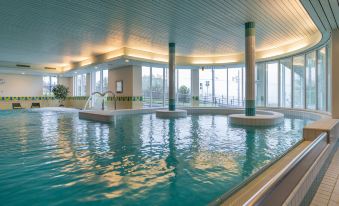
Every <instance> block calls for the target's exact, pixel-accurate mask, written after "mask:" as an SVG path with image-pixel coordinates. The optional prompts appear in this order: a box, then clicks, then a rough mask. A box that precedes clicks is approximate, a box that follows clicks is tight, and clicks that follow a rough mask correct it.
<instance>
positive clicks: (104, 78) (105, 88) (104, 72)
mask: <svg viewBox="0 0 339 206" xmlns="http://www.w3.org/2000/svg"><path fill="white" fill-rule="evenodd" d="M102 91H103V92H105V91H108V70H107V69H106V70H102Z"/></svg>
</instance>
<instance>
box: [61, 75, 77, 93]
mask: <svg viewBox="0 0 339 206" xmlns="http://www.w3.org/2000/svg"><path fill="white" fill-rule="evenodd" d="M58 81H59V82H58V83H59V84H62V85H64V86H66V87H68V89H69V93H68V96H73V78H72V77H59V80H58Z"/></svg>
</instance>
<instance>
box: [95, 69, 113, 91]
mask: <svg viewBox="0 0 339 206" xmlns="http://www.w3.org/2000/svg"><path fill="white" fill-rule="evenodd" d="M91 82H92V92H106V91H108V90H109V88H108V70H107V69H105V70H100V71H95V72H93V73H92V80H91Z"/></svg>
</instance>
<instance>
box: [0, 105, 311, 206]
mask: <svg viewBox="0 0 339 206" xmlns="http://www.w3.org/2000/svg"><path fill="white" fill-rule="evenodd" d="M1 118H2V119H1ZM4 118H5V117H3V116H0V120H3V119H4ZM22 118H23V119H22V120H20V123H18V124H16V127H12V126H10V125H13V122H15V121H17V120H18V119H17V118H16V117H11V118H9V117H7V119H6V121H8V122H12V123H11V124H8V125H7V124H0V131H1V132H2V133H1V134H5V136H4V138H1V139H0V148H1V149H0V154H1V155H0V158H2V159H0V163H4V162H6V164H2V165H4V166H2V167H1V168H0V172H1V174H2V175H1V176H0V191H5V193H2V194H1V193H0V197H1V195H3V194H6V196H8V197H9V198H11V200H12V201H14V202H15V200H16V199H20V200H22V201H27V204H29V203H32V202H29V201H28V200H29V198H30V196H31V195H30V194H32V191H33V192H35V193H39V194H40V193H41V195H43V196H44V197H48V198H46V200H45V199H43V198H42V199H40V201H39V204H40V205H48V203H49V202H48V201H60V202H61V205H70V204H72V205H77V204H79V205H82V204H96V203H98V204H102V205H112V204H116V205H133V204H135V203H139V204H144V205H156V204H157V205H178V204H182V205H205V204H207V203H208V202H209V201H211V200H212V199H213V198H215V197H217V196H218V195H220V194H221V193H223V192H225V191H226V190H229V189H230V188H232V187H233V186H235V185H237V184H239V183H240V182H241V181H242V180H243V179H245V178H246V177H248V176H249V175H251V174H252V173H253V172H255V171H256V170H257V169H258V168H260V167H261V166H263V165H264V164H265V163H266V161H269V160H271V159H272V157H274V156H275V155H276V154H279V152H283V151H285V150H286V149H288V148H289V145H291V144H293V142H296V141H297V140H298V134H299V135H300V128H302V126H303V124H304V122H303V120H300V121H294V120H293V121H292V120H291V122H294V125H293V126H292V123H291V122H289V123H288V124H285V126H282V127H278V128H269V129H262V130H261V129H257V130H255V129H254V128H245V129H244V128H235V127H231V126H229V125H228V122H227V117H225V116H208V115H201V116H195V115H193V116H189V117H188V118H186V119H172V120H159V119H157V118H156V117H155V115H136V116H126V117H117V118H116V120H115V123H114V124H102V123H97V122H91V121H85V120H79V119H78V116H77V113H75V112H74V113H67V112H50V111H47V112H41V113H28V114H27V115H26V116H25V115H23V116H22ZM291 128H295V130H293V131H292V132H293V134H295V135H287V136H286V135H284V134H285V133H286V131H285V130H290V129H291ZM277 133H279V135H277ZM20 143H21V145H26V146H25V150H22V148H20ZM18 156H22V157H23V158H22V159H19V158H17V157H18ZM4 157H6V159H5V158H4ZM23 159H24V161H23ZM22 162H24V163H25V167H23V166H22V165H23V164H22ZM26 165H27V166H26ZM13 171H16V172H15V174H13ZM13 175H16V176H15V178H13ZM23 182H24V183H25V184H26V185H28V186H29V190H30V191H29V192H27V191H23V188H22V187H21V185H22V183H23ZM5 187H6V188H9V187H11V188H12V189H10V190H7V189H6V190H4V189H3V188H5ZM2 189H3V190H2ZM7 191H8V192H7ZM16 191H19V192H20V193H16ZM56 194H57V195H56ZM19 196H20V198H16V197H19ZM60 197H61V198H60ZM60 199H61V200H60ZM40 202H41V203H40ZM17 205H20V204H17Z"/></svg>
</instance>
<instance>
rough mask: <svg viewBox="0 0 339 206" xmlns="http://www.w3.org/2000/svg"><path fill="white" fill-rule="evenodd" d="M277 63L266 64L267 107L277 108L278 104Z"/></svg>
mask: <svg viewBox="0 0 339 206" xmlns="http://www.w3.org/2000/svg"><path fill="white" fill-rule="evenodd" d="M278 70H279V67H278V62H268V63H267V64H266V73H267V81H266V82H267V86H266V88H267V102H266V106H268V107H277V106H278V102H279V90H278V86H279V84H278V81H279V78H278V75H279V72H278Z"/></svg>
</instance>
